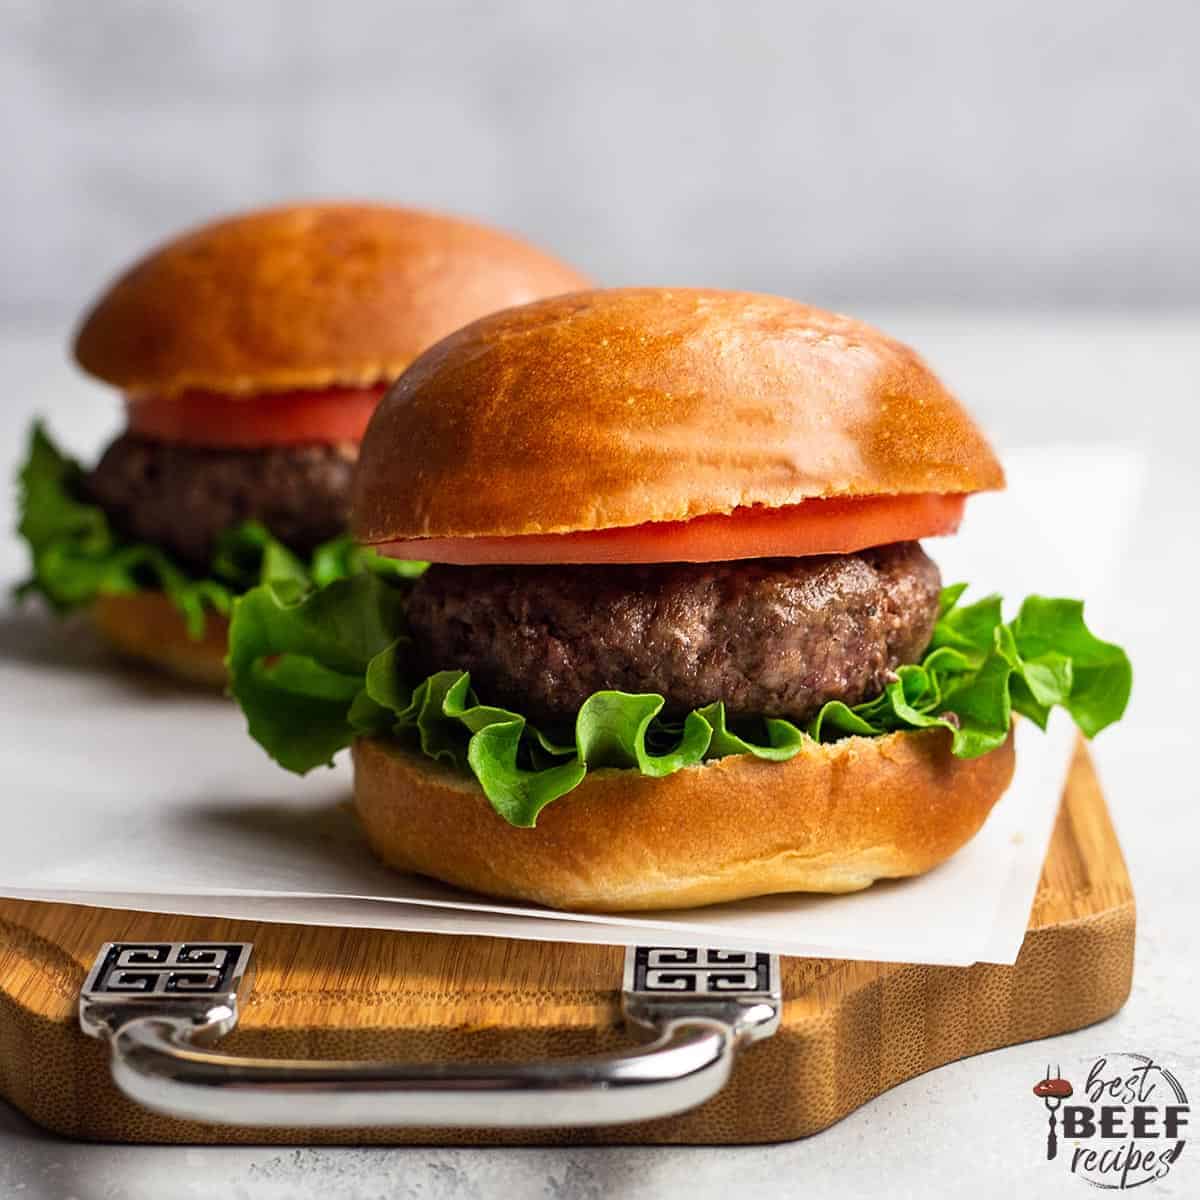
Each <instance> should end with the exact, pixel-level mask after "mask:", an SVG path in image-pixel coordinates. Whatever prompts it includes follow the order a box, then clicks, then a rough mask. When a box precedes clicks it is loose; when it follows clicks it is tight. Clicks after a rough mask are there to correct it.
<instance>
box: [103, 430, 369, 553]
mask: <svg viewBox="0 0 1200 1200" xmlns="http://www.w3.org/2000/svg"><path fill="white" fill-rule="evenodd" d="M357 454H358V447H357V446H355V445H352V444H349V443H345V444H339V445H334V446H319V445H310V446H268V447H263V448H262V449H254V450H217V449H207V448H202V447H196V446H182V445H177V444H174V443H169V442H160V441H156V440H154V439H151V438H144V437H136V436H134V435H131V434H127V435H125V436H124V437H119V438H117V440H116V441H115V442H113V443H112V445H111V446H109V448H108V449H107V450H106V451H105V452H104V455H103V457H102V458H101V459H100V462H99V463H98V464H97V466H96V468H95V470H94V471H92V473H91V474H90V475H89V476H88V479H87V484H86V488H87V491H88V493H89V495H90V496H91V497H92V498H93V499H94V500H95V502H96V503H97V504H99V505H100V506H101V507H102V508H103V509H104V510H105V512H107V513H108V515H109V517H110V518H111V519H112V522H113V524H114V525H115V526H116V527H117V528H118V529H120V530H121V532H122V533H124V534H125V535H126V536H128V537H131V538H136V539H137V540H139V541H145V542H150V543H152V544H154V545H156V546H161V547H163V548H164V549H165V550H167V551H169V552H170V553H171V554H173V555H174V556H175V557H176V558H177V559H179V560H180V561H181V562H182V563H183V564H184V565H185V566H189V567H192V568H194V569H196V570H200V571H203V570H204V569H206V568H207V567H208V565H209V561H210V560H211V558H212V552H213V546H214V545H215V543H216V540H217V538H218V537H220V535H221V534H222V533H223V532H224V531H225V530H227V529H229V528H231V527H232V526H234V525H237V524H238V523H239V522H241V521H245V520H250V519H253V520H256V521H261V522H262V523H263V524H264V525H265V526H266V527H267V528H268V529H269V530H270V531H271V532H272V533H273V534H274V535H275V536H276V537H277V538H279V540H280V541H281V542H283V543H285V544H286V545H287V546H290V547H291V548H292V549H293V550H295V551H297V552H299V553H304V552H306V551H308V550H311V549H312V548H313V547H314V546H316V545H317V544H318V543H320V542H323V541H326V540H328V539H329V538H332V537H337V536H338V535H339V534H341V533H344V532H345V529H346V524H347V519H348V517H349V511H350V476H351V472H352V471H353V469H354V460H355V458H356V457H357Z"/></svg>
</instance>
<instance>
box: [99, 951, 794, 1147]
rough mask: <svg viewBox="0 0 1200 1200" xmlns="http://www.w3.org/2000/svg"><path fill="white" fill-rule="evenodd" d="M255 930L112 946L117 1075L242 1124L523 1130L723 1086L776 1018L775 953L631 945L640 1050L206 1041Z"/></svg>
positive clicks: (629, 987)
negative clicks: (300, 1046)
mask: <svg viewBox="0 0 1200 1200" xmlns="http://www.w3.org/2000/svg"><path fill="white" fill-rule="evenodd" d="M249 959H250V946H249V945H248V944H245V943H230V944H214V943H190V944H185V943H178V944H173V945H167V944H131V943H116V944H112V943H110V944H109V945H106V946H105V947H104V948H103V949H102V950H101V953H100V956H99V957H98V958H97V961H96V965H95V966H94V967H93V969H92V971H91V973H90V974H89V976H88V979H87V982H86V983H85V984H84V988H83V991H82V993H81V996H80V1023H81V1025H82V1027H83V1029H84V1032H86V1033H88V1034H90V1035H92V1036H94V1037H102V1038H105V1039H106V1040H107V1041H108V1042H109V1045H110V1047H111V1050H112V1073H113V1080H114V1082H115V1083H116V1085H117V1087H118V1088H120V1089H121V1091H122V1092H124V1093H125V1094H126V1095H127V1096H129V1097H130V1098H131V1099H132V1100H135V1101H137V1102H138V1103H139V1104H142V1105H144V1106H145V1107H146V1108H149V1109H152V1110H153V1111H155V1112H160V1113H164V1114H167V1115H169V1116H174V1117H183V1118H187V1119H191V1120H198V1121H207V1122H217V1123H221V1124H233V1125H244V1126H291V1127H305V1126H313V1127H316V1126H324V1127H337V1126H341V1127H369V1126H393V1127H400V1126H418V1127H435V1126H440V1127H447V1126H468V1127H491V1128H527V1127H531V1126H560V1127H562V1126H582V1125H608V1124H617V1123H624V1122H630V1121H645V1120H650V1119H652V1118H655V1117H664V1116H670V1115H672V1114H674V1113H678V1112H683V1111H685V1110H686V1109H689V1108H693V1107H695V1106H696V1105H698V1104H701V1103H703V1102H704V1101H705V1100H707V1099H709V1098H710V1097H711V1096H713V1095H715V1094H716V1093H717V1092H718V1091H720V1089H721V1088H722V1087H723V1086H724V1085H725V1083H726V1081H727V1080H728V1078H729V1073H730V1071H731V1069H732V1066H733V1059H734V1055H735V1053H736V1052H737V1050H738V1048H739V1047H740V1046H742V1045H744V1044H745V1043H747V1042H750V1041H754V1040H757V1039H758V1038H761V1037H766V1036H769V1035H770V1034H771V1033H773V1032H774V1031H775V1029H776V1028H777V1027H778V1023H779V1015H780V1008H781V998H780V991H779V964H778V960H777V959H776V958H775V957H774V956H772V955H767V954H759V953H755V952H743V951H720V950H689V949H676V948H671V947H636V948H632V947H631V948H630V950H629V951H628V952H627V954H626V962H625V980H624V988H623V990H622V1008H623V1011H624V1014H625V1017H626V1019H627V1020H628V1021H629V1022H631V1023H633V1024H634V1025H636V1026H638V1027H639V1028H641V1029H642V1030H645V1031H650V1032H653V1033H655V1034H657V1037H656V1038H655V1040H654V1041H652V1042H650V1043H648V1044H647V1045H645V1046H642V1047H639V1048H637V1049H635V1050H631V1051H627V1052H623V1053H615V1054H606V1055H598V1056H595V1057H590V1058H574V1059H559V1060H549V1061H545V1062H538V1063H511V1064H508V1063H490V1064H474V1063H428V1064H426V1063H388V1062H337V1061H318V1062H306V1061H298V1060H281V1059H259V1058H245V1057H239V1056H234V1055H227V1054H220V1053H217V1052H215V1051H211V1050H207V1049H204V1048H203V1047H204V1046H206V1045H207V1044H208V1043H209V1042H212V1041H213V1040H215V1039H216V1038H218V1037H220V1036H221V1035H222V1034H224V1033H227V1032H229V1030H230V1029H232V1028H233V1027H234V1025H235V1024H236V1022H237V988H238V984H239V983H240V981H241V978H242V976H243V974H244V972H245V970H246V967H247V964H248V962H249Z"/></svg>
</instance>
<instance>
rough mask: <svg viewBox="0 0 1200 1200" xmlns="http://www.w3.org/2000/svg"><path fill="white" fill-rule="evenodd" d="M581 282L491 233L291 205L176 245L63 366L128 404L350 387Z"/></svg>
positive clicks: (107, 303)
mask: <svg viewBox="0 0 1200 1200" xmlns="http://www.w3.org/2000/svg"><path fill="white" fill-rule="evenodd" d="M584 286H587V280H586V279H585V278H584V276H582V275H580V274H579V273H578V272H576V271H574V270H573V269H572V268H570V267H568V266H567V265H566V264H565V263H562V262H559V261H558V260H557V259H555V258H553V257H551V256H550V255H548V254H545V253H543V252H542V251H540V250H536V249H534V247H532V246H530V245H528V244H527V243H525V242H523V241H521V240H519V239H518V238H515V237H511V236H509V235H508V234H506V233H501V232H500V231H499V230H496V229H491V228H489V227H487V226H484V225H476V224H474V223H472V222H469V221H463V220H459V219H458V218H455V217H448V216H442V215H439V214H435V213H428V212H419V211H415V210H413V209H404V208H393V207H388V206H386V205H374V204H297V205H291V206H288V207H283V208H273V209H267V210H264V211H261V212H252V213H248V214H244V215H241V216H235V217H231V218H228V219H226V220H222V221H218V222H216V223H215V224H211V225H206V226H204V227H203V228H200V229H196V230H193V231H192V232H189V233H185V234H184V235H182V236H181V237H178V238H176V239H174V240H173V241H170V242H168V243H167V244H166V245H164V246H161V247H159V248H158V249H157V250H155V251H153V252H152V253H151V254H150V255H149V256H148V257H146V258H144V259H142V261H141V262H139V263H137V264H136V265H135V266H134V267H132V268H131V269H130V270H129V271H128V272H126V273H125V274H124V275H122V276H121V277H120V278H119V279H118V280H117V281H116V282H115V283H114V284H113V285H112V286H111V287H110V288H109V290H108V291H107V292H105V293H104V294H103V295H102V296H101V297H100V299H99V300H98V301H97V303H96V304H95V306H94V307H93V308H92V310H91V312H90V313H89V314H88V316H87V318H86V319H85V321H84V323H83V325H82V327H81V328H80V330H79V333H78V336H77V338H76V342H75V356H76V358H77V359H78V360H79V363H80V365H81V366H82V367H83V368H84V369H85V370H87V371H90V372H91V373H92V374H93V375H97V376H99V377H100V378H101V379H103V380H105V381H107V382H108V383H111V384H115V385H116V386H117V387H119V388H122V389H124V391H126V392H128V393H129V394H131V395H144V394H153V395H156V396H169V395H173V394H176V393H178V392H181V391H185V390H191V389H199V390H206V391H211V392H217V393H223V394H247V393H256V392H272V391H284V390H288V389H293V388H324V387H330V386H334V385H347V386H366V385H369V384H373V383H378V382H379V381H381V380H388V379H392V378H394V377H395V376H396V375H398V374H399V373H400V372H401V371H402V370H404V368H405V367H406V366H408V364H409V363H410V362H411V361H412V360H413V359H414V358H416V356H417V355H418V354H420V353H421V351H423V350H424V349H425V348H426V347H427V346H430V345H432V344H433V343H434V342H436V341H437V340H438V339H439V338H441V337H444V336H445V335H446V334H448V333H450V332H451V331H452V330H455V329H457V328H459V326H461V325H464V324H465V323H466V322H468V321H473V320H475V318H477V317H480V316H482V315H483V314H484V313H489V312H492V311H494V310H496V309H498V308H507V307H508V306H510V305H513V304H524V303H526V302H527V301H529V300H535V299H538V298H540V297H542V296H552V295H555V294H557V293H559V292H567V291H572V290H575V289H577V288H580V287H584Z"/></svg>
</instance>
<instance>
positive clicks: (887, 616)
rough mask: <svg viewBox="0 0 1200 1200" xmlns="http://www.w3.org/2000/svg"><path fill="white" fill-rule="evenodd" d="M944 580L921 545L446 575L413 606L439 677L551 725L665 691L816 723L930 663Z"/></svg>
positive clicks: (421, 591) (419, 592)
mask: <svg viewBox="0 0 1200 1200" xmlns="http://www.w3.org/2000/svg"><path fill="white" fill-rule="evenodd" d="M940 587H941V578H940V575H939V573H938V569H937V566H936V565H935V564H934V562H933V561H932V560H931V559H930V558H928V557H927V555H926V554H925V552H924V551H923V550H922V549H921V547H920V546H919V545H917V543H916V542H903V543H899V544H897V545H893V546H880V547H877V548H875V549H871V550H864V551H861V552H860V553H858V554H838V555H827V556H822V557H815V558H776V559H755V560H750V561H745V562H728V563H668V564H661V565H653V566H563V567H451V566H433V567H431V568H430V569H429V571H428V572H427V573H426V574H425V575H424V576H422V578H421V579H419V580H418V581H417V584H416V587H415V589H414V591H413V594H412V598H411V601H410V604H409V621H410V624H411V626H412V630H413V634H414V638H415V641H416V645H417V652H418V654H419V655H420V657H421V659H422V666H423V667H424V668H425V669H427V670H429V671H434V670H442V669H450V668H457V669H462V670H467V671H470V672H471V679H472V684H473V686H474V687H475V690H476V691H477V692H478V693H479V695H480V696H481V698H482V699H483V700H484V701H486V702H490V703H493V704H504V705H510V706H512V707H514V708H518V709H519V710H520V711H522V712H525V713H527V714H528V715H529V716H531V717H533V718H535V719H538V720H546V719H554V718H556V717H563V716H568V715H570V714H572V713H574V712H575V711H576V709H578V707H579V706H580V704H581V703H582V702H583V701H584V700H585V699H586V698H587V697H588V696H589V695H591V693H592V692H595V691H598V690H601V689H604V688H614V689H617V690H619V691H627V692H657V693H659V694H661V695H663V696H665V697H666V706H665V708H664V712H665V713H671V714H679V713H683V712H686V711H688V710H690V709H692V708H696V707H699V706H701V705H704V704H707V703H709V702H711V701H713V700H723V701H724V702H725V705H726V709H727V711H728V712H729V713H730V714H732V715H734V716H738V715H747V716H748V715H752V714H757V713H762V714H766V715H768V716H780V717H789V718H791V719H792V720H795V721H803V720H805V719H807V718H808V717H810V716H812V715H814V714H815V713H816V712H817V710H818V709H819V708H820V707H821V705H822V704H824V703H825V702H826V701H827V700H843V701H845V702H846V703H847V704H856V703H858V702H859V701H862V700H865V699H868V698H869V697H871V696H873V695H876V694H877V693H878V692H879V691H880V690H881V689H882V687H883V685H884V683H885V682H886V680H887V679H888V677H889V674H890V672H892V671H894V670H895V668H896V667H897V666H899V665H900V664H901V663H907V662H913V661H915V660H916V659H918V658H919V657H920V655H921V653H922V652H923V651H924V649H925V647H926V646H927V644H928V642H929V638H930V635H931V634H932V632H933V625H934V621H935V619H936V617H937V606H938V593H939V590H940Z"/></svg>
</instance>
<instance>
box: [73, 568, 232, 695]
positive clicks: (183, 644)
mask: <svg viewBox="0 0 1200 1200" xmlns="http://www.w3.org/2000/svg"><path fill="white" fill-rule="evenodd" d="M89 615H90V616H91V619H92V623H93V624H94V625H95V627H96V628H97V629H98V630H99V631H100V633H101V634H102V635H103V636H104V637H105V638H106V639H107V640H108V641H109V642H110V643H111V644H112V646H113V647H114V648H115V649H116V650H117V651H118V653H120V654H121V655H123V656H124V657H126V658H131V659H135V660H136V661H138V662H142V663H149V664H151V665H153V666H155V667H158V668H160V669H161V670H163V671H166V672H168V673H169V674H171V675H174V676H176V678H179V679H185V680H187V681H188V682H189V683H195V684H200V685H201V686H203V687H211V688H223V687H224V686H225V681H226V674H225V648H226V647H225V643H226V640H227V639H228V636H229V622H228V621H227V620H226V619H225V618H224V617H222V616H220V615H218V614H217V613H208V614H206V618H205V623H204V636H203V637H202V638H197V639H193V638H191V637H189V636H188V632H187V626H186V625H185V624H184V621H183V616H182V614H181V613H180V611H179V610H178V609H177V608H176V607H175V606H174V605H173V604H172V603H171V601H170V600H168V599H167V597H166V596H165V595H163V593H162V592H132V593H130V594H129V595H127V596H99V597H97V598H96V600H95V601H94V602H93V603H92V606H91V608H90V609H89Z"/></svg>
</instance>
